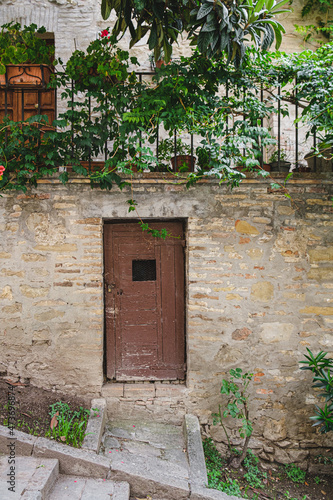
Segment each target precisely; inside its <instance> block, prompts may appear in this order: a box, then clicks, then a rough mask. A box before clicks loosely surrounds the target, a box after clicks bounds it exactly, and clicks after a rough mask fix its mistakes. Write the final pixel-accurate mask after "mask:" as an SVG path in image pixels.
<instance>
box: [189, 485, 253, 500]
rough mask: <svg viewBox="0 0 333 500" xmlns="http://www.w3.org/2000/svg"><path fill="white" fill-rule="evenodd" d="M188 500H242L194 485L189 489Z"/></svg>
mask: <svg viewBox="0 0 333 500" xmlns="http://www.w3.org/2000/svg"><path fill="white" fill-rule="evenodd" d="M190 500H244V499H242V498H241V497H235V496H231V495H227V494H226V493H223V492H222V491H218V490H213V489H210V488H204V487H202V486H198V485H194V486H193V488H192V489H191V495H190Z"/></svg>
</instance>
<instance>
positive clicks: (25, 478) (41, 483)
mask: <svg viewBox="0 0 333 500" xmlns="http://www.w3.org/2000/svg"><path fill="white" fill-rule="evenodd" d="M10 467H12V469H10ZM8 474H11V476H10V475H8ZM58 476H59V462H58V460H56V459H43V458H34V457H15V461H14V462H12V463H8V457H7V456H5V457H1V458H0V498H1V500H7V499H8V500H16V499H20V500H23V499H24V500H46V499H47V498H48V494H49V492H50V490H51V489H52V487H53V485H54V483H55V481H56V480H57V478H58ZM7 481H11V482H9V483H8V482H7ZM9 488H12V489H11V490H10V489H9Z"/></svg>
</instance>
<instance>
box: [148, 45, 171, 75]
mask: <svg viewBox="0 0 333 500" xmlns="http://www.w3.org/2000/svg"><path fill="white" fill-rule="evenodd" d="M149 62H150V68H151V70H152V71H154V70H155V69H156V68H158V69H161V67H162V66H163V65H164V66H167V65H168V64H170V61H169V62H165V60H164V50H163V49H161V51H160V54H159V56H158V58H157V59H155V52H154V51H153V52H151V53H150V54H149Z"/></svg>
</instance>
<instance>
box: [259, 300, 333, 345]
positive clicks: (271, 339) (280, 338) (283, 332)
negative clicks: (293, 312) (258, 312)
mask: <svg viewBox="0 0 333 500" xmlns="http://www.w3.org/2000/svg"><path fill="white" fill-rule="evenodd" d="M332 309H333V308H332ZM294 330H295V326H294V325H293V324H292V323H282V322H278V321H276V322H273V323H264V324H263V325H262V326H261V332H260V334H259V336H260V339H261V341H262V342H263V343H264V344H271V343H275V342H288V341H289V339H290V337H291V335H292V333H293V332H294Z"/></svg>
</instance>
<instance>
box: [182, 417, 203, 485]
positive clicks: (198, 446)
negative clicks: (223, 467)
mask: <svg viewBox="0 0 333 500" xmlns="http://www.w3.org/2000/svg"><path fill="white" fill-rule="evenodd" d="M184 433H185V438H186V448H187V456H188V460H189V464H190V481H191V487H192V486H193V484H194V483H195V484H197V485H200V486H205V485H206V484H207V483H208V478H207V469H206V462H205V455H204V451H203V446H202V439H201V432H200V425H199V420H198V417H196V416H194V415H190V414H186V415H185V419H184Z"/></svg>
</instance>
